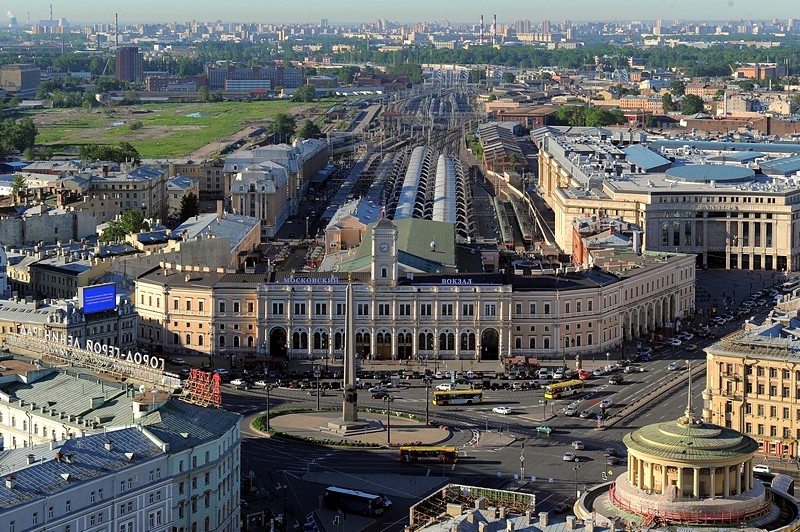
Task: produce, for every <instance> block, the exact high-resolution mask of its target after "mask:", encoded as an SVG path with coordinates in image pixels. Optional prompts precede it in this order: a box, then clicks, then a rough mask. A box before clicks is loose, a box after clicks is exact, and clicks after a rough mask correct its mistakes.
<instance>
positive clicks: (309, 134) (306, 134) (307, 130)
mask: <svg viewBox="0 0 800 532" xmlns="http://www.w3.org/2000/svg"><path fill="white" fill-rule="evenodd" d="M321 133H322V131H320V129H319V126H318V125H317V124H315V123H314V121H313V120H306V121H305V123H303V126H302V127H301V128H300V129H299V130H298V131H297V136H298V137H299V138H301V139H310V138H313V137H316V136H317V135H320V134H321Z"/></svg>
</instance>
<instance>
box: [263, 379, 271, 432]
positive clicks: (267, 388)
mask: <svg viewBox="0 0 800 532" xmlns="http://www.w3.org/2000/svg"><path fill="white" fill-rule="evenodd" d="M264 389H265V390H267V432H269V391H270V389H272V385H271V384H270V383H267V387H266V388H264Z"/></svg>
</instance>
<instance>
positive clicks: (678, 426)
mask: <svg viewBox="0 0 800 532" xmlns="http://www.w3.org/2000/svg"><path fill="white" fill-rule="evenodd" d="M622 441H623V443H624V444H625V446H626V447H627V448H628V449H629V450H631V451H634V452H639V453H642V454H645V455H649V456H653V457H657V458H663V459H665V460H673V461H676V462H685V463H687V464H694V463H697V462H706V461H712V462H713V461H718V460H726V459H729V458H738V457H742V458H746V456H747V455H749V454H753V453H754V452H756V451H757V450H758V448H759V445H758V443H757V442H756V441H755V440H754V439H753V438H751V437H749V436H746V435H744V434H742V433H740V432H737V431H735V430H733V429H729V428H726V427H720V426H718V425H712V424H709V423H691V424H686V423H683V422H682V421H680V420H678V421H668V422H664V423H656V424H653V425H647V426H645V427H642V428H640V429H638V430H635V431H633V432H631V433H629V434H626V435H625V437H624V438H623V440H622Z"/></svg>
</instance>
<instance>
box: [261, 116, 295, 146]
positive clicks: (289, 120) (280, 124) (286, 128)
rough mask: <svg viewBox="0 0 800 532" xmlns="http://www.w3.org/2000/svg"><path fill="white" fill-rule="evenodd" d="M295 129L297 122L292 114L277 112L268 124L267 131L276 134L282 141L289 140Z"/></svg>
mask: <svg viewBox="0 0 800 532" xmlns="http://www.w3.org/2000/svg"><path fill="white" fill-rule="evenodd" d="M295 129H297V123H296V122H295V121H294V117H293V116H292V115H289V114H286V113H278V114H277V115H275V120H274V121H273V122H272V124H270V126H269V128H268V129H267V131H268V132H269V133H270V134H271V135H277V136H278V137H280V140H281V141H282V142H289V141H290V140H291V138H292V136H293V135H294V132H295Z"/></svg>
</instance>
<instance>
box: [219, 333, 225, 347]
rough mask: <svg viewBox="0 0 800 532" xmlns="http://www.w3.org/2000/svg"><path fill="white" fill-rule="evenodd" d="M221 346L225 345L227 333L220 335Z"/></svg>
mask: <svg viewBox="0 0 800 532" xmlns="http://www.w3.org/2000/svg"><path fill="white" fill-rule="evenodd" d="M219 346H220V347H225V335H224V334H223V335H220V337H219Z"/></svg>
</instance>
